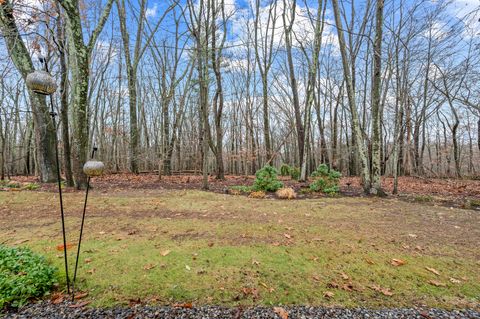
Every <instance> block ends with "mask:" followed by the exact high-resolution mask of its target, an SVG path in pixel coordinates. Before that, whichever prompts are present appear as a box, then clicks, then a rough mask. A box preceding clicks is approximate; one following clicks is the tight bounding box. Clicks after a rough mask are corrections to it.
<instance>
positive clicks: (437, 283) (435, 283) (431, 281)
mask: <svg viewBox="0 0 480 319" xmlns="http://www.w3.org/2000/svg"><path fill="white" fill-rule="evenodd" d="M428 283H429V284H430V285H433V286H435V287H446V286H447V284H445V283H443V282H440V281H437V280H430V281H429V282H428Z"/></svg>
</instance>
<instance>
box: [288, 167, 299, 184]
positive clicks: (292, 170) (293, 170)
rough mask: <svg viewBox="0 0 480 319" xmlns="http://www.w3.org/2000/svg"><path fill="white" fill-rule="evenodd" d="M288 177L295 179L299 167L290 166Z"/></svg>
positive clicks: (297, 176)
mask: <svg viewBox="0 0 480 319" xmlns="http://www.w3.org/2000/svg"><path fill="white" fill-rule="evenodd" d="M290 177H291V178H292V179H294V180H296V181H298V179H299V178H300V168H298V167H292V168H291V169H290Z"/></svg>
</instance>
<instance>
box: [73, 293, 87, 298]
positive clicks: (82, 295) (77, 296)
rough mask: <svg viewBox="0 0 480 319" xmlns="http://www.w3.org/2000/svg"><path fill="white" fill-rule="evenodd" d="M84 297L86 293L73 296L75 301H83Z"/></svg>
mask: <svg viewBox="0 0 480 319" xmlns="http://www.w3.org/2000/svg"><path fill="white" fill-rule="evenodd" d="M86 296H88V292H84V293H81V294H77V295H75V299H83V298H85V297H86Z"/></svg>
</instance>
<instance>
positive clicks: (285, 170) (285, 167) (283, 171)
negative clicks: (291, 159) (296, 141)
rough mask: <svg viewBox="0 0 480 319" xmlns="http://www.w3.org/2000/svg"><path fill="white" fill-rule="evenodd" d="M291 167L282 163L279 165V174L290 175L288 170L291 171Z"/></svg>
mask: <svg viewBox="0 0 480 319" xmlns="http://www.w3.org/2000/svg"><path fill="white" fill-rule="evenodd" d="M291 169H292V167H291V166H290V165H288V164H282V166H280V175H281V176H288V175H290V171H291Z"/></svg>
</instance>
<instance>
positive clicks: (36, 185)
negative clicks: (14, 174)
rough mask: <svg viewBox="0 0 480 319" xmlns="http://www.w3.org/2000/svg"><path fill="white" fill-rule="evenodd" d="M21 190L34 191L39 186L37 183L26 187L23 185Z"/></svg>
mask: <svg viewBox="0 0 480 319" xmlns="http://www.w3.org/2000/svg"><path fill="white" fill-rule="evenodd" d="M22 188H23V189H26V190H29V191H34V190H37V189H39V188H40V185H38V184H37V183H28V184H27V185H24V186H23V187H22Z"/></svg>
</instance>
